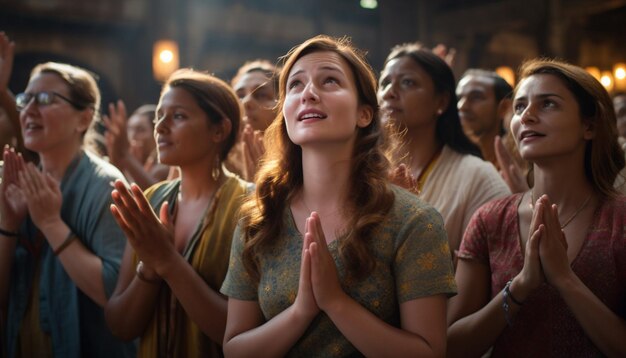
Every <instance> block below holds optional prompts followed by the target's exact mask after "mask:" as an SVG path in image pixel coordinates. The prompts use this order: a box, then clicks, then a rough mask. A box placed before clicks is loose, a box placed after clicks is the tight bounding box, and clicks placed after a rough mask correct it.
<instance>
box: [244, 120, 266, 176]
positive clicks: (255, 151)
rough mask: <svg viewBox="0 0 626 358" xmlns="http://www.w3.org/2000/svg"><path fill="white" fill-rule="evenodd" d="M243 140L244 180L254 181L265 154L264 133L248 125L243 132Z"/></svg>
mask: <svg viewBox="0 0 626 358" xmlns="http://www.w3.org/2000/svg"><path fill="white" fill-rule="evenodd" d="M242 140H243V143H242V146H241V147H242V150H243V163H244V167H243V170H244V173H243V175H244V179H245V180H247V181H253V180H254V176H255V175H256V171H257V168H258V166H259V160H260V159H261V157H262V156H263V154H264V153H265V146H264V145H263V132H261V131H259V130H253V129H252V126H250V125H249V124H246V126H245V127H244V130H243V134H242Z"/></svg>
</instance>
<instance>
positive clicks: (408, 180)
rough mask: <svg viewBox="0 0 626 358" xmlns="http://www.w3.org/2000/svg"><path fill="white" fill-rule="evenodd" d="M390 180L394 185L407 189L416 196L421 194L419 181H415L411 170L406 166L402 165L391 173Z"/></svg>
mask: <svg viewBox="0 0 626 358" xmlns="http://www.w3.org/2000/svg"><path fill="white" fill-rule="evenodd" d="M389 180H390V181H391V182H392V183H393V184H395V185H397V186H400V187H402V188H405V189H407V190H409V191H410V192H412V193H414V194H419V188H418V185H417V179H415V177H414V176H413V174H411V171H410V170H409V168H407V166H406V165H404V164H400V165H399V166H398V167H397V168H396V169H394V170H393V171H392V172H391V174H390V175H389Z"/></svg>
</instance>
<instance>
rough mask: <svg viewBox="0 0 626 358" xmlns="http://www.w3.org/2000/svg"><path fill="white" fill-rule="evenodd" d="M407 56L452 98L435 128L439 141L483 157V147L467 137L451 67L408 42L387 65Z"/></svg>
mask: <svg viewBox="0 0 626 358" xmlns="http://www.w3.org/2000/svg"><path fill="white" fill-rule="evenodd" d="M404 56H407V57H409V58H410V59H412V60H413V61H415V63H416V64H417V65H419V66H420V67H421V68H422V69H423V70H424V71H426V73H428V76H430V79H431V80H432V81H433V84H434V86H435V91H436V92H437V93H438V94H440V95H445V96H447V97H448V98H449V99H450V100H449V101H448V106H447V107H446V108H445V109H444V111H443V113H441V115H440V116H439V118H437V124H436V127H435V136H436V137H437V141H438V142H439V143H441V144H445V145H447V146H448V147H450V148H451V149H452V150H454V151H455V152H458V153H461V154H472V155H475V156H477V157H482V156H481V153H480V149H479V148H478V147H477V146H476V145H475V144H474V143H472V142H471V141H470V140H469V138H467V136H466V135H465V133H464V132H463V128H462V127H461V119H460V118H459V112H458V110H457V107H456V103H457V97H456V81H455V79H454V74H453V73H452V69H450V66H448V64H447V63H445V61H444V60H442V59H441V58H439V56H437V55H435V54H434V53H433V52H432V51H431V50H429V49H427V48H424V47H423V46H422V45H421V44H419V43H406V44H401V45H397V46H395V47H394V48H392V49H391V52H390V53H389V55H388V56H387V59H386V60H385V66H386V65H387V63H389V61H391V60H395V59H397V58H400V57H404Z"/></svg>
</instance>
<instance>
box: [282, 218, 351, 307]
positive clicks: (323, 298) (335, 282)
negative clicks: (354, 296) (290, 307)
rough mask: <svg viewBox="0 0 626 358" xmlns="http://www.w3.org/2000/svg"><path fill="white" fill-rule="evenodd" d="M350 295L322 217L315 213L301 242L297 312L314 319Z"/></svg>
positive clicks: (295, 303)
mask: <svg viewBox="0 0 626 358" xmlns="http://www.w3.org/2000/svg"><path fill="white" fill-rule="evenodd" d="M345 297H347V295H346V293H345V292H344V291H343V289H342V288H341V283H340V282H339V275H338V273H337V267H336V266H335V261H334V259H333V257H332V255H331V253H330V251H329V249H328V244H327V243H326V238H325V236H324V231H323V230H322V224H321V221H320V217H319V215H318V214H317V213H316V212H312V213H311V216H309V218H308V219H307V220H306V232H305V234H304V240H303V243H302V263H301V265H300V283H299V287H298V295H297V296H296V300H295V302H294V306H295V308H296V311H297V312H300V314H302V315H303V316H304V317H307V318H308V319H313V318H314V317H315V316H316V315H317V314H318V313H319V311H320V310H321V311H325V312H328V311H330V310H332V309H333V308H334V307H335V306H334V305H335V304H337V303H339V302H340V301H341V299H342V298H345Z"/></svg>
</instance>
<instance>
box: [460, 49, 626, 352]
mask: <svg viewBox="0 0 626 358" xmlns="http://www.w3.org/2000/svg"><path fill="white" fill-rule="evenodd" d="M520 79H521V80H520V82H519V84H518V85H517V88H516V89H515V92H514V96H513V109H514V115H513V118H512V121H511V133H512V134H513V136H514V138H515V141H516V143H517V147H518V149H519V151H520V155H521V157H522V158H523V159H525V160H527V161H530V162H531V163H532V168H531V170H532V172H531V175H532V179H533V180H532V183H533V186H532V187H531V188H530V190H528V191H526V192H523V193H518V194H514V195H511V196H509V197H507V198H504V199H500V200H495V201H492V202H490V203H488V204H486V205H484V206H483V207H481V208H480V209H479V210H478V212H477V213H476V214H475V215H474V216H473V218H472V221H471V222H470V225H469V226H468V228H467V231H466V232H465V235H464V237H463V241H462V243H461V248H460V250H459V255H458V257H459V260H458V266H457V271H456V280H457V283H458V285H459V295H458V296H456V297H454V298H453V299H451V300H450V305H449V312H448V323H449V325H450V327H449V328H448V346H449V348H450V349H449V351H450V355H452V356H463V357H467V356H476V357H479V356H481V355H483V354H484V353H485V352H486V351H487V350H488V349H489V348H490V347H493V350H492V356H496V357H510V356H523V357H545V356H564V357H573V356H577V357H589V356H602V355H606V356H615V357H617V356H621V357H623V356H625V355H626V345H625V344H624V339H626V321H625V320H624V319H625V318H626V231H625V229H624V228H625V225H626V199H624V197H623V196H621V195H620V194H619V193H618V192H617V191H616V189H614V187H613V183H614V182H615V179H616V177H617V176H618V173H619V172H620V170H621V169H622V168H624V152H623V151H622V149H621V148H620V146H619V144H618V141H617V128H616V124H615V113H614V112H613V109H612V108H611V99H610V97H609V95H608V94H607V92H606V91H605V90H604V88H603V87H602V85H601V84H600V83H599V82H598V81H596V80H595V79H594V78H593V77H592V76H591V75H589V74H588V73H587V72H585V71H584V70H583V69H581V68H579V67H576V66H572V65H569V64H566V63H563V62H559V61H553V60H533V61H530V62H528V63H526V64H525V65H524V66H523V67H522V69H521V75H520Z"/></svg>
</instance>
